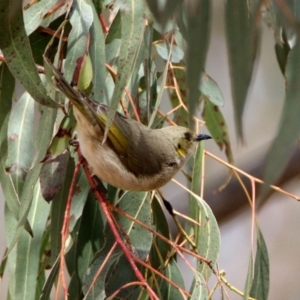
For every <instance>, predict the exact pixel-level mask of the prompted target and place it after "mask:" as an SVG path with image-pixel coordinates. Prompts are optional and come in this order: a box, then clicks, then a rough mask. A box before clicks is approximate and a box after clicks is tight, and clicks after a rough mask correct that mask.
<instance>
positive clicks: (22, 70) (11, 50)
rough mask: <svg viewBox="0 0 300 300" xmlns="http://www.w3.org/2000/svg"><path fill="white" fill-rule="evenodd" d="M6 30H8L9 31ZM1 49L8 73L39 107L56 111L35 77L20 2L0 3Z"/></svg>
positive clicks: (35, 73) (52, 102) (39, 80)
mask: <svg viewBox="0 0 300 300" xmlns="http://www.w3.org/2000/svg"><path fill="white" fill-rule="evenodd" d="M8 27H9V30H8ZM0 35H1V39H0V49H1V51H2V53H3V54H4V57H5V60H6V63H7V66H8V68H9V69H10V71H11V73H12V74H13V75H14V77H15V78H16V79H18V80H19V81H20V83H21V84H22V85H23V86H24V88H25V89H26V90H27V91H28V93H29V94H30V95H31V96H32V97H33V98H34V100H35V101H37V102H38V103H40V104H43V105H46V106H49V107H57V104H56V103H55V102H54V101H53V100H52V99H51V98H50V97H48V96H47V92H46V89H45V88H44V86H43V84H42V81H41V79H40V77H39V75H38V73H37V70H36V67H35V64H34V60H33V58H32V51H31V47H30V43H29V39H28V36H27V34H26V31H25V27H24V21H23V11H22V2H20V1H17V0H12V1H11V2H10V3H9V5H8V3H7V1H6V0H1V1H0Z"/></svg>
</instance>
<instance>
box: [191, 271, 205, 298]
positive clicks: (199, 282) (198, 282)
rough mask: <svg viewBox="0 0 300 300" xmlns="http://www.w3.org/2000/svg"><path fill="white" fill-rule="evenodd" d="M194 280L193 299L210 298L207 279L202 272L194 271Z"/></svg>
mask: <svg viewBox="0 0 300 300" xmlns="http://www.w3.org/2000/svg"><path fill="white" fill-rule="evenodd" d="M194 276H195V277H194V282H193V284H192V289H191V294H192V297H191V298H190V299H191V300H202V299H203V300H204V299H208V289H207V286H206V281H205V279H204V277H203V275H202V274H200V273H198V272H194Z"/></svg>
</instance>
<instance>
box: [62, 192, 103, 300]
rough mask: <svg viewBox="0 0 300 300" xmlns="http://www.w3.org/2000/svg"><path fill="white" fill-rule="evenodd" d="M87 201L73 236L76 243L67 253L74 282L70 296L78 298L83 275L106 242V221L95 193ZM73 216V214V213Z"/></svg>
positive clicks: (70, 289)
mask: <svg viewBox="0 0 300 300" xmlns="http://www.w3.org/2000/svg"><path fill="white" fill-rule="evenodd" d="M83 202H85V206H84V210H83V212H82V216H81V219H80V220H79V226H78V227H77V226H76V227H75V228H74V231H75V232H73V234H72V236H73V239H74V245H73V247H72V249H71V250H70V252H69V253H68V254H67V258H66V261H67V267H68V270H69V273H70V274H71V275H72V278H73V282H74V283H72V282H71V284H70V285H69V293H70V294H69V297H70V298H72V299H77V298H78V297H79V296H80V293H81V288H82V280H83V276H84V274H85V273H86V271H87V269H88V267H89V266H90V264H91V262H92V259H93V257H94V255H95V252H96V251H99V249H101V247H102V246H103V244H104V222H103V219H102V214H101V211H100V208H99V203H98V202H97V201H95V197H94V195H93V193H90V194H89V196H88V198H87V201H83ZM71 218H73V215H71Z"/></svg>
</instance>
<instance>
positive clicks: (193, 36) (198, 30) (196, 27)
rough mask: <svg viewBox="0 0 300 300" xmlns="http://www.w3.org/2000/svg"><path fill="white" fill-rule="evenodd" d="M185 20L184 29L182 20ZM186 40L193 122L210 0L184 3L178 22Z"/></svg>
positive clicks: (207, 40) (207, 35) (204, 54)
mask: <svg viewBox="0 0 300 300" xmlns="http://www.w3.org/2000/svg"><path fill="white" fill-rule="evenodd" d="M184 18H185V20H186V30H185V28H184V21H183V19H184ZM178 25H179V28H180V29H181V30H182V33H183V36H184V38H185V40H186V42H187V46H188V48H187V52H186V76H187V88H188V101H187V102H188V110H189V113H190V115H189V123H190V125H192V124H193V115H194V112H195V110H196V106H197V104H198V100H199V96H200V92H199V82H200V78H201V73H202V71H203V70H204V64H205V59H206V53H207V49H208V43H209V36H210V1H209V0H196V1H188V2H186V3H185V5H184V7H183V10H182V15H181V21H180V23H179V24H178Z"/></svg>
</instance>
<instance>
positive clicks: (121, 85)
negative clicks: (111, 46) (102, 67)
mask: <svg viewBox="0 0 300 300" xmlns="http://www.w3.org/2000/svg"><path fill="white" fill-rule="evenodd" d="M118 4H120V11H121V22H122V25H121V26H122V40H121V48H120V55H119V59H118V67H117V69H118V70H117V72H118V76H117V78H116V84H115V89H114V93H113V95H112V99H111V102H110V109H109V112H108V116H107V122H106V128H105V136H106V135H107V132H108V130H109V127H110V125H111V123H112V121H113V118H114V115H115V113H116V110H117V108H118V106H119V102H120V99H121V98H122V97H123V95H124V92H125V91H124V89H125V87H126V85H127V84H128V82H129V80H130V78H131V75H132V71H134V70H135V69H136V68H139V65H138V64H136V60H137V57H138V55H137V54H138V53H139V48H140V46H141V43H142V41H143V34H144V30H145V26H146V20H145V3H144V1H135V0H126V1H123V2H122V4H121V3H118Z"/></svg>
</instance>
